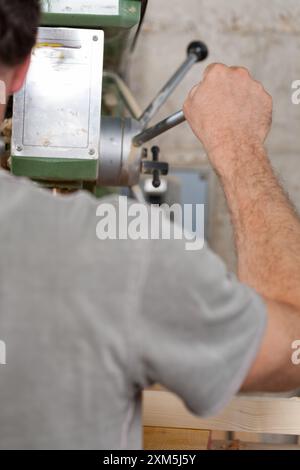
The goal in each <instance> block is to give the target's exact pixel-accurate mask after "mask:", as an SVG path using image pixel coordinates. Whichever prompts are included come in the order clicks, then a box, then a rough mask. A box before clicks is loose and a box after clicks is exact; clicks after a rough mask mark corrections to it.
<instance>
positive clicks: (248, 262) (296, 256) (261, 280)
mask: <svg viewBox="0 0 300 470" xmlns="http://www.w3.org/2000/svg"><path fill="white" fill-rule="evenodd" d="M185 114H186V116H187V119H188V121H189V122H190V124H191V126H192V128H193V130H194V132H195V134H196V135H197V136H198V137H199V139H200V140H201V141H202V143H203V144H204V146H205V148H206V150H207V153H208V155H209V158H210V160H211V162H212V164H213V166H214V168H215V169H216V171H217V173H218V175H219V177H220V180H221V183H222V185H223V187H224V191H225V194H226V198H227V201H228V205H229V208H230V211H231V215H232V221H233V225H234V229H235V239H236V247H237V254H238V272H239V278H240V280H241V281H243V282H245V283H247V284H248V285H250V286H252V287H253V288H254V289H255V290H256V291H257V292H259V293H260V294H261V295H262V296H263V297H264V298H265V299H266V303H267V306H268V311H269V324H268V331H267V334H266V337H265V340H264V343H263V346H262V349H261V351H260V354H259V356H258V358H257V361H256V362H255V364H254V366H253V368H252V370H251V372H250V374H249V377H248V379H247V382H246V384H245V388H246V389H247V390H249V389H260V390H272V391H276V390H283V389H290V388H294V387H296V386H300V371H299V367H298V368H297V367H296V366H295V365H293V364H292V361H291V355H292V349H291V344H292V342H293V341H294V340H296V339H300V289H299V286H300V221H299V218H298V216H297V214H296V213H295V211H294V208H293V207H292V205H291V204H290V202H289V200H288V198H287V196H286V195H285V193H284V191H283V190H282V188H281V186H280V184H279V182H278V181H277V179H276V177H275V175H274V172H273V170H272V167H271V164H270V162H269V160H268V157H267V153H266V151H265V148H264V142H265V139H266V137H267V135H268V132H269V129H270V125H271V121H272V99H271V97H270V96H269V95H268V94H267V93H266V92H265V90H264V89H263V87H262V85H261V84H259V83H258V82H256V81H255V80H253V79H252V78H251V77H250V75H249V73H248V71H247V70H246V69H243V68H229V67H226V66H223V65H220V64H218V65H213V66H210V67H209V68H208V69H207V71H206V75H205V78H204V80H203V82H202V83H201V84H200V85H199V86H198V87H195V88H194V89H193V90H192V92H191V94H190V96H189V98H188V100H187V101H186V103H185ZM278 377H280V379H279V380H278Z"/></svg>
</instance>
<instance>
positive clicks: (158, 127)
mask: <svg viewBox="0 0 300 470" xmlns="http://www.w3.org/2000/svg"><path fill="white" fill-rule="evenodd" d="M185 120H186V119H185V115H184V114H183V111H178V112H177V113H175V114H172V115H171V116H169V117H167V118H166V119H164V120H163V121H161V122H159V123H157V124H155V126H153V127H150V128H149V129H146V130H144V131H143V132H141V133H140V134H138V135H136V136H135V137H134V138H133V145H134V146H135V147H140V146H141V145H143V144H145V143H146V142H149V140H152V139H155V137H158V136H159V135H161V134H163V133H164V132H166V131H168V130H170V129H173V127H176V126H178V125H179V124H182V123H183V122H185Z"/></svg>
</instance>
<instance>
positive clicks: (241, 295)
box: [0, 171, 266, 449]
mask: <svg viewBox="0 0 300 470" xmlns="http://www.w3.org/2000/svg"><path fill="white" fill-rule="evenodd" d="M108 201H110V202H112V203H114V204H116V199H114V198H111V199H107V200H106V202H108ZM98 205H99V201H97V200H95V199H94V198H92V197H91V196H90V195H88V194H85V193H78V194H76V195H74V196H70V197H62V196H58V197H54V196H53V195H52V194H51V193H49V192H47V191H45V190H41V189H39V188H37V187H36V186H34V185H33V184H32V183H30V182H27V181H25V180H19V179H15V178H14V177H12V176H11V175H9V174H7V173H4V172H3V171H1V172H0V245H1V255H0V340H2V341H4V342H5V343H6V349H7V350H6V355H7V364H6V365H0V448H1V449H119V448H134V449H137V448H139V447H141V442H142V439H141V436H142V432H141V391H142V389H143V388H144V387H147V386H149V385H151V384H153V383H160V384H162V385H164V386H165V387H167V388H168V389H170V390H171V391H174V392H175V393H177V394H178V395H179V396H180V397H181V398H182V399H183V400H184V402H185V403H186V405H187V406H188V408H189V409H190V410H192V411H193V412H194V413H196V414H199V415H202V416H203V415H207V414H211V413H215V412H216V411H218V410H220V408H222V407H223V406H224V405H225V404H226V402H227V401H228V400H230V398H231V397H232V395H233V394H235V393H236V392H237V391H238V390H239V388H240V386H241V384H242V382H243V380H244V378H245V376H246V374H247V371H248V369H249V367H250V365H251V363H252V361H253V360H254V358H255V355H256V354H257V351H258V348H259V345H260V343H261V339H262V336H263V333H264V330H265V324H266V313H265V306H264V304H263V302H262V300H261V299H260V298H259V297H258V295H257V294H255V293H254V292H253V291H251V290H250V289H249V288H247V287H246V286H244V285H241V284H239V283H238V282H237V280H236V279H235V277H234V276H232V275H229V274H228V273H227V271H226V268H225V266H224V264H223V263H222V261H220V259H219V258H218V257H217V256H215V255H214V254H213V253H212V252H211V251H210V250H209V249H208V248H207V247H205V248H204V249H203V250H201V251H198V252H188V251H186V250H185V248H184V243H183V241H179V240H178V241H145V240H144V241H141V240H140V241H127V240H122V241H120V240H119V241H117V240H115V241H114V240H112V241H100V240H99V239H98V238H97V237H96V224H97V222H98V220H97V217H96V210H97V207H98Z"/></svg>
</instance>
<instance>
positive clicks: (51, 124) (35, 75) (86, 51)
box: [11, 0, 208, 193]
mask: <svg viewBox="0 0 300 470" xmlns="http://www.w3.org/2000/svg"><path fill="white" fill-rule="evenodd" d="M42 8H43V14H42V20H41V27H40V29H39V34H38V39H37V44H36V47H35V49H34V51H33V53H32V62H31V66H30V70H29V74H28V77H27V80H26V83H25V86H24V87H23V89H22V90H21V91H20V92H19V93H18V94H17V95H16V96H15V98H14V103H13V120H12V121H13V125H12V142H11V171H12V172H13V173H14V174H15V175H17V176H26V177H29V178H31V179H33V180H35V181H37V182H40V183H41V184H42V185H44V186H47V187H50V188H56V189H61V190H74V189H79V188H88V189H90V190H92V191H93V192H94V193H96V192H97V188H99V187H105V186H109V187H110V186H118V187H120V186H126V187H133V186H135V185H137V184H138V183H139V179H140V175H141V174H142V173H147V174H152V175H153V185H154V186H159V184H160V180H159V176H160V174H166V173H167V172H168V166H167V165H166V164H164V163H161V162H159V159H158V152H157V151H155V152H154V154H153V159H152V160H147V158H145V157H147V150H146V148H145V147H144V146H145V144H146V143H147V142H148V141H150V140H151V139H153V138H154V137H156V136H158V135H160V134H162V133H163V132H165V131H166V130H168V129H170V128H172V127H174V126H175V125H178V124H180V123H181V122H183V121H184V116H183V113H182V112H181V111H180V112H178V113H175V114H174V115H173V116H170V117H169V118H167V119H165V120H164V121H163V122H161V123H158V124H156V125H155V126H154V127H152V128H150V129H149V128H148V124H149V123H150V120H151V119H152V118H153V117H154V115H155V114H156V112H157V111H158V110H159V109H160V108H161V106H162V105H163V104H164V102H165V101H166V100H167V98H168V97H169V96H170V94H171V93H172V92H173V90H174V89H175V87H177V86H178V84H179V83H180V82H181V80H182V79H183V77H184V76H185V74H186V73H187V72H188V70H189V69H190V68H191V67H192V66H193V65H194V64H195V63H196V62H199V61H201V60H204V59H205V58H206V57H207V55H208V51H207V48H206V46H205V44H204V43H201V42H193V43H192V44H190V46H189V47H188V52H187V57H186V59H185V61H184V63H183V64H182V65H181V66H180V68H179V69H178V70H177V71H176V72H175V74H174V75H173V76H172V77H171V79H170V80H169V82H168V83H167V84H166V85H165V86H164V87H163V88H162V90H161V91H160V92H159V93H158V95H157V96H156V97H155V99H154V100H153V101H152V103H151V104H150V105H149V106H148V107H147V109H146V110H145V111H144V112H143V113H142V112H141V111H140V110H139V107H138V104H137V103H136V101H135V99H134V97H133V95H132V93H131V91H130V88H129V87H128V85H127V84H126V64H127V63H128V56H129V54H130V53H131V51H132V50H133V48H134V46H135V44H136V41H137V37H138V33H139V30H140V27H141V24H142V20H143V17H144V15H145V12H146V8H147V0H43V1H42Z"/></svg>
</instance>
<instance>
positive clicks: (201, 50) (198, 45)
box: [187, 41, 209, 62]
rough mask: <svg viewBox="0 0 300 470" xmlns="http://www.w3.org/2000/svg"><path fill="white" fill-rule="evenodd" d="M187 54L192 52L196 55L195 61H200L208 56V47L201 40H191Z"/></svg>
mask: <svg viewBox="0 0 300 470" xmlns="http://www.w3.org/2000/svg"><path fill="white" fill-rule="evenodd" d="M187 52H188V55H190V54H194V55H195V56H196V57H197V62H201V61H202V60H205V59H206V58H207V57H208V54H209V51H208V47H207V45H206V44H204V42H202V41H193V42H191V44H190V45H189V47H188V50H187Z"/></svg>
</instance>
